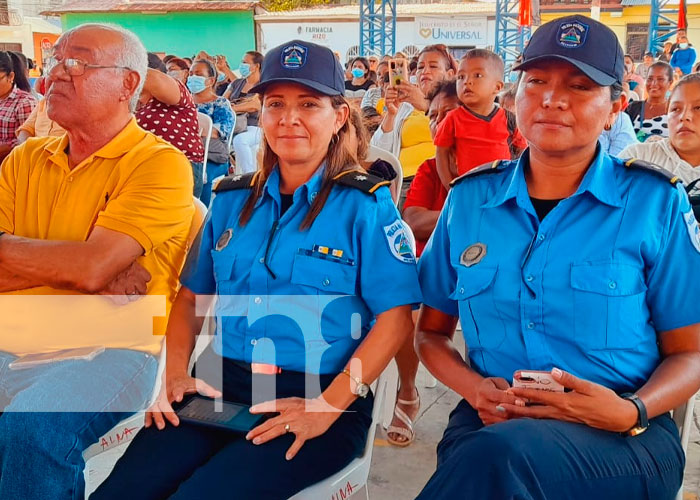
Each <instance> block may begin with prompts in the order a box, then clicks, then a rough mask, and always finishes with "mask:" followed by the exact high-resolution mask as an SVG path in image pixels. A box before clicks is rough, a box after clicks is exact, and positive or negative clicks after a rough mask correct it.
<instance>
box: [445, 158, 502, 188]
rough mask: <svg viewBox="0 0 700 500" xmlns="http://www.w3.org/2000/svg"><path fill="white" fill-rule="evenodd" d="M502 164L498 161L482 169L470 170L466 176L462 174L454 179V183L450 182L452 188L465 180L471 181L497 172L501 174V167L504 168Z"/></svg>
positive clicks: (482, 166)
mask: <svg viewBox="0 0 700 500" xmlns="http://www.w3.org/2000/svg"><path fill="white" fill-rule="evenodd" d="M501 163H502V162H501V160H496V161H494V162H491V163H487V164H485V165H481V166H480V167H476V168H474V169H472V170H470V171H469V172H467V173H466V174H462V175H460V176H459V177H457V178H455V179H453V180H452V182H450V186H454V185H455V184H459V183H460V182H462V181H463V180H464V179H471V178H473V177H477V176H479V175H484V174H494V173H496V172H500V171H501V168H499V167H501V166H502V165H501Z"/></svg>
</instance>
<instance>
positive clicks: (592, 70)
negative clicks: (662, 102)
mask: <svg viewBox="0 0 700 500" xmlns="http://www.w3.org/2000/svg"><path fill="white" fill-rule="evenodd" d="M551 59H555V60H557V59H558V60H561V61H566V62H568V63H571V64H573V65H574V66H576V67H577V68H578V69H579V70H581V71H582V72H583V73H584V74H585V75H586V76H587V77H588V78H590V79H591V80H593V81H594V82H596V83H597V84H598V85H604V86H607V85H612V84H613V83H619V84H622V79H623V77H624V74H625V54H624V52H623V51H622V47H620V42H619V41H618V40H617V36H616V35H615V33H614V32H613V31H612V30H611V29H610V28H608V27H607V26H605V25H604V24H602V23H599V22H598V21H595V20H593V19H591V18H589V17H586V16H580V15H576V16H567V17H562V18H559V19H556V20H554V21H550V22H548V23H547V24H543V25H542V26H540V27H539V28H538V29H537V30H536V31H535V33H534V34H533V35H532V38H531V39H530V42H529V43H528V45H527V47H526V48H525V50H524V51H523V60H522V62H521V63H520V64H518V65H516V66H514V67H513V69H514V70H517V71H521V70H526V69H528V68H529V67H532V66H533V65H534V64H535V63H537V62H540V61H545V60H551Z"/></svg>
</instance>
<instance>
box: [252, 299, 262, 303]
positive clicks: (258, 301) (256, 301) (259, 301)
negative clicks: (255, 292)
mask: <svg viewBox="0 0 700 500" xmlns="http://www.w3.org/2000/svg"><path fill="white" fill-rule="evenodd" d="M254 302H255V303H256V304H260V303H262V299H261V298H260V297H255V301H254Z"/></svg>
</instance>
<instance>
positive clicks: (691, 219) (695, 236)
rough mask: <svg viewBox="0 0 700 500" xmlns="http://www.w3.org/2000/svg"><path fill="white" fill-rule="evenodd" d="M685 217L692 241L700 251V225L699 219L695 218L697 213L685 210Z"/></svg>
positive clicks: (699, 251)
mask: <svg viewBox="0 0 700 500" xmlns="http://www.w3.org/2000/svg"><path fill="white" fill-rule="evenodd" d="M683 219H684V220H685V227H686V229H687V230H688V235H689V236H690V242H691V243H692V244H693V246H694V247H695V250H697V251H698V253H700V227H698V221H697V220H695V215H694V214H693V211H692V210H690V211H689V212H685V213H684V214H683Z"/></svg>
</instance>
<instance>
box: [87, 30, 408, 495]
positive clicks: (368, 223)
mask: <svg viewBox="0 0 700 500" xmlns="http://www.w3.org/2000/svg"><path fill="white" fill-rule="evenodd" d="M253 90H254V91H256V92H258V93H260V94H261V98H262V108H263V111H262V119H261V123H262V128H263V131H264V135H265V150H264V154H263V159H262V165H261V166H260V169H259V170H258V171H257V172H256V173H255V174H247V175H242V176H241V175H238V176H234V177H229V178H224V179H223V180H222V181H221V182H220V183H219V184H218V186H217V187H215V189H214V191H215V193H216V197H215V198H214V200H213V202H212V205H211V208H210V211H209V215H208V217H207V220H206V223H205V226H204V228H203V230H202V232H201V235H200V237H199V238H198V241H197V242H196V243H195V248H194V249H193V252H192V253H191V254H190V256H189V257H188V261H187V264H186V267H185V270H184V271H183V276H182V278H181V281H182V285H183V287H182V289H181V291H180V293H179V295H178V298H177V300H176V301H175V303H174V305H173V310H172V313H171V319H170V324H169V326H168V332H167V364H166V380H167V384H166V391H165V392H164V394H163V395H162V397H161V399H160V402H159V403H158V404H157V405H156V406H155V407H153V408H151V411H150V412H149V413H148V414H147V417H146V422H147V425H149V424H151V423H155V426H156V427H158V429H163V430H156V429H155V428H154V427H153V426H151V427H150V428H148V429H145V430H144V431H143V432H141V433H139V434H138V436H137V437H136V438H135V440H134V442H133V443H132V444H131V445H130V447H129V449H128V450H127V452H126V454H125V455H124V457H123V458H122V459H121V460H120V461H119V462H118V463H117V465H116V467H115V469H114V471H113V473H112V475H111V476H110V477H109V478H108V479H107V481H106V482H105V483H104V484H103V485H102V486H101V487H100V489H99V490H98V491H97V492H96V495H95V496H94V498H99V499H101V498H125V497H127V498H130V499H131V500H135V499H141V498H143V499H154V498H182V499H188V500H190V499H193V498H224V497H226V498H241V499H248V498H265V499H283V498H288V497H290V496H292V495H293V494H295V493H296V492H298V491H300V490H302V489H304V488H305V487H307V486H309V485H311V484H314V483H316V482H318V481H320V480H322V479H324V478H326V477H328V476H330V475H332V474H333V473H335V472H337V471H338V470H340V469H341V468H343V467H344V466H345V465H346V464H348V463H349V462H350V461H351V460H352V459H353V458H355V457H357V456H359V455H361V454H362V453H363V451H364V449H365V445H366V439H367V431H368V428H369V425H370V422H371V412H372V400H373V397H372V395H371V393H368V386H367V384H369V383H371V382H372V381H373V380H375V379H376V378H377V377H378V376H379V374H380V373H381V372H382V371H383V369H384V368H385V366H386V365H387V363H388V362H389V361H390V360H391V358H392V357H393V356H394V355H395V354H396V352H397V350H398V349H399V347H400V346H401V344H402V343H403V341H404V340H405V339H406V335H408V334H409V332H411V330H412V326H413V324H412V321H411V314H410V312H411V311H410V309H411V305H412V304H417V303H419V302H420V301H421V295H420V288H419V285H418V274H417V269H416V263H415V258H414V255H413V252H412V250H411V246H410V243H409V241H410V240H409V235H408V233H407V231H406V229H405V227H404V226H403V223H402V222H401V220H400V218H399V215H398V211H397V209H396V207H395V206H394V203H393V201H392V198H391V195H390V192H389V189H388V187H387V186H386V184H388V183H386V182H384V181H382V180H381V179H379V178H376V177H373V176H371V175H369V174H367V173H366V172H365V171H363V170H361V169H359V167H357V152H356V151H353V150H352V146H351V144H355V141H354V140H351V138H350V137H349V135H350V130H351V129H350V128H349V124H348V115H349V112H350V110H349V106H348V103H347V101H345V99H344V97H343V93H344V80H343V71H342V68H341V67H340V65H339V64H338V62H337V60H336V58H335V56H334V55H333V53H332V52H331V51H330V50H329V49H327V48H324V47H321V46H318V45H315V44H312V43H308V42H301V41H292V42H289V43H287V44H285V45H282V46H280V47H277V48H274V49H272V50H271V51H270V52H269V53H268V54H267V55H266V57H265V62H264V63H263V67H262V75H261V81H260V83H259V85H257V86H256V87H255V88H254V89H253ZM214 294H215V295H216V296H217V305H216V316H217V323H218V325H217V332H216V337H215V339H214V340H213V348H209V350H208V351H207V352H205V353H204V354H203V355H202V357H200V359H199V360H198V361H197V363H196V365H195V373H196V376H197V377H198V378H197V379H195V378H194V376H195V375H193V376H190V375H189V374H188V373H187V366H188V362H189V359H190V356H191V354H192V350H193V346H194V340H195V336H196V334H197V333H198V332H199V329H200V328H201V325H202V321H203V318H201V317H197V312H196V310H197V309H198V308H199V310H200V311H201V310H202V309H201V306H197V305H196V301H197V297H198V296H199V297H200V300H202V297H203V296H206V295H214ZM212 365H213V366H220V367H222V368H221V369H222V384H221V389H222V392H223V397H224V399H225V400H231V401H236V402H242V403H251V402H253V403H256V402H257V403H258V404H256V405H254V407H253V409H252V411H254V412H257V413H267V412H276V413H278V415H277V416H275V417H273V418H271V419H269V420H267V421H265V422H264V423H262V424H261V425H259V426H258V427H257V428H255V429H253V430H252V431H251V432H250V433H249V434H248V435H247V436H241V435H231V434H229V433H227V432H226V431H220V430H216V429H210V428H203V427H197V426H192V425H189V424H186V423H183V422H179V421H178V418H177V417H176V416H175V414H174V413H172V408H171V407H170V404H171V403H173V402H174V403H175V405H174V406H175V407H176V408H177V407H178V406H181V405H182V404H184V403H185V402H186V401H187V398H188V397H191V396H187V395H188V394H192V393H194V392H196V391H199V392H200V393H203V394H205V395H209V396H218V395H219V394H220V393H219V391H218V390H217V389H215V388H214V387H212V386H213V385H216V382H215V380H212V379H209V380H201V379H202V378H204V379H207V376H206V375H205V373H206V372H208V371H210V370H209V369H208V368H207V367H211V366H212ZM310 375H311V376H312V377H311V378H310V377H309V376H310ZM314 376H315V377H316V378H317V380H314V379H313V377H314ZM215 378H216V377H214V379H215ZM272 379H274V380H272ZM307 379H310V380H311V383H310V384H309V383H308V380H307ZM270 382H272V385H273V386H274V385H275V384H276V395H275V394H269V393H267V392H265V393H264V394H261V393H260V392H259V391H257V390H256V389H253V387H255V388H264V387H270ZM307 386H308V387H307ZM320 391H322V393H320V394H319V392H320ZM183 397H184V400H183ZM275 397H276V398H277V401H276V404H275V402H274V401H270V402H264V401H261V400H262V399H269V398H272V399H275ZM181 401H182V403H181ZM331 407H332V408H337V409H339V410H349V411H346V412H337V411H332V410H331V409H330V408H331ZM166 420H167V421H169V422H170V423H172V424H175V425H177V427H175V426H172V425H166ZM178 424H179V425H178ZM171 495H172V496H171ZM222 495H223V496H222Z"/></svg>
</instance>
